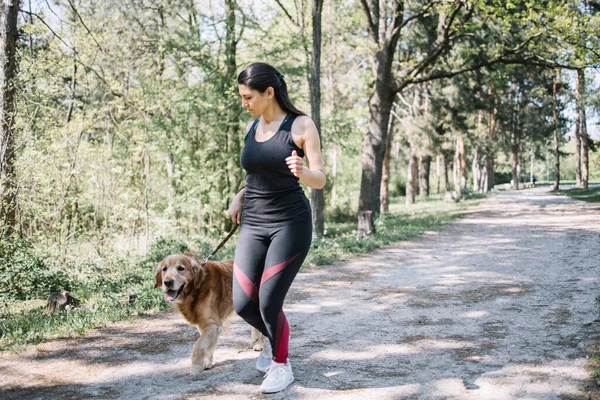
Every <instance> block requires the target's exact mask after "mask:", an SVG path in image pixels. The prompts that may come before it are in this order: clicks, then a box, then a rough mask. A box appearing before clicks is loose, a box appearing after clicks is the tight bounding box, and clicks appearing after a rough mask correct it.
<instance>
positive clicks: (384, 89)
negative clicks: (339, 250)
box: [358, 0, 404, 236]
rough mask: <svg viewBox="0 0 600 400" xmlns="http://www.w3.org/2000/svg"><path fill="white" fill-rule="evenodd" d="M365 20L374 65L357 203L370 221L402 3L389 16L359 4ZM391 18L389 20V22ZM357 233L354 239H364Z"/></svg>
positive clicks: (376, 202)
mask: <svg viewBox="0 0 600 400" xmlns="http://www.w3.org/2000/svg"><path fill="white" fill-rule="evenodd" d="M361 5H362V6H363V9H364V12H365V14H366V17H367V20H368V21H369V23H368V26H369V29H368V31H369V35H370V37H371V39H372V40H373V42H374V44H375V46H374V47H373V49H374V54H373V60H374V64H375V68H374V70H375V87H374V90H373V93H372V94H371V97H370V99H369V117H368V125H367V129H368V132H367V134H366V135H365V138H364V144H363V157H362V175H361V182H360V196H359V200H358V210H359V214H361V212H362V214H363V215H365V213H364V212H365V211H371V213H369V215H370V216H371V218H374V216H375V215H376V213H378V212H379V210H380V202H381V197H380V189H381V170H382V167H383V158H384V156H385V147H386V140H387V134H388V132H387V130H388V121H389V118H390V110H391V109H392V104H393V101H394V97H395V95H396V93H397V92H398V91H399V90H400V88H399V87H397V86H396V85H394V84H392V83H393V82H395V81H394V76H393V73H392V63H393V60H394V53H395V51H396V48H397V44H398V39H399V38H400V32H401V30H402V27H401V23H402V20H403V17H404V3H403V2H402V1H399V0H397V1H394V2H392V9H391V13H388V10H384V9H381V8H385V7H386V4H385V2H377V1H369V2H367V1H364V2H361ZM389 15H391V18H389ZM364 234H365V232H361V231H360V229H359V232H358V236H362V235H364Z"/></svg>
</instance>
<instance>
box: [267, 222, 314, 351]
mask: <svg viewBox="0 0 600 400" xmlns="http://www.w3.org/2000/svg"><path fill="white" fill-rule="evenodd" d="M271 233H272V235H271V244H270V245H269V249H268V251H267V256H266V259H265V264H264V265H265V270H264V272H263V273H262V277H261V280H260V286H259V293H258V298H259V302H260V312H261V315H262V320H263V321H264V323H265V325H266V329H267V331H268V335H267V336H268V337H269V339H270V340H271V345H272V347H273V360H274V361H275V362H278V363H285V362H287V358H288V344H289V339H290V331H289V325H288V322H287V319H286V317H285V314H284V313H283V309H282V307H283V301H284V300H285V296H286V295H287V292H288V290H289V288H290V286H291V284H292V282H293V280H294V278H295V277H296V274H297V273H298V271H299V270H300V267H301V266H302V262H304V259H305V258H306V255H307V254H308V250H309V249H310V243H311V241H312V222H311V220H310V219H308V220H307V221H305V222H301V223H295V224H291V225H286V226H282V227H280V228H276V229H272V230H271Z"/></svg>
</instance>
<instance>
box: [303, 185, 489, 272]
mask: <svg viewBox="0 0 600 400" xmlns="http://www.w3.org/2000/svg"><path fill="white" fill-rule="evenodd" d="M476 197H477V196H476ZM478 198H479V197H478ZM475 200H476V199H475V198H474V199H473V200H468V201H467V202H462V203H445V202H443V201H441V200H436V201H427V202H417V204H416V205H415V206H414V207H413V208H411V209H406V208H405V207H404V205H403V204H400V203H399V202H398V203H394V204H391V205H390V211H391V212H390V213H388V214H381V215H380V216H379V218H378V219H377V220H376V222H375V230H376V233H375V234H374V235H371V236H367V237H364V238H360V239H359V238H357V236H356V222H355V221H353V222H352V223H329V224H327V230H326V231H327V232H326V234H325V236H324V237H323V238H320V239H315V240H314V241H313V243H312V246H311V250H310V252H309V253H308V257H307V259H306V261H305V263H306V264H308V265H325V264H331V263H333V262H334V261H338V260H344V259H348V258H349V257H351V256H352V255H355V254H361V253H366V252H370V251H372V250H374V249H376V248H378V247H381V246H384V245H386V244H389V243H393V242H398V241H403V240H410V239H413V238H415V237H418V236H420V235H422V234H423V233H424V232H426V231H430V230H435V229H436V228H439V227H440V226H441V225H443V224H445V223H448V222H450V221H452V220H454V219H456V218H459V217H460V216H462V215H463V211H464V209H465V208H466V206H467V205H469V204H474V201H475Z"/></svg>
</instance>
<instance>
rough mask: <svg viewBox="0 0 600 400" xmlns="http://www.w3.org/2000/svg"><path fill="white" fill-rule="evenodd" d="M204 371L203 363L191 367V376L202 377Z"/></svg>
mask: <svg viewBox="0 0 600 400" xmlns="http://www.w3.org/2000/svg"><path fill="white" fill-rule="evenodd" d="M205 369H206V365H205V364H204V362H202V363H200V364H194V365H192V376H194V377H199V376H200V375H202V371H204V370H205Z"/></svg>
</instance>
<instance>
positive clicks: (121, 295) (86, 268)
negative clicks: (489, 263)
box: [0, 195, 480, 350]
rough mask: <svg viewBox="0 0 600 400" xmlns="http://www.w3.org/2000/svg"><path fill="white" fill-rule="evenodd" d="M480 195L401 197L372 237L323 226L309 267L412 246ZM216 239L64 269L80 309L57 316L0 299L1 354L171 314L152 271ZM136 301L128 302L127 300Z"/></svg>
mask: <svg viewBox="0 0 600 400" xmlns="http://www.w3.org/2000/svg"><path fill="white" fill-rule="evenodd" d="M479 198H480V196H476V197H474V198H472V199H468V200H465V201H463V202H460V203H444V202H443V201H442V200H441V197H440V196H435V195H434V196H432V198H431V199H428V200H426V201H422V202H417V203H416V204H415V205H413V206H411V207H410V208H407V207H405V206H404V198H395V199H393V201H392V204H391V205H390V213H388V214H384V215H381V216H380V217H379V218H378V219H377V220H376V222H375V227H376V233H375V234H374V235H372V236H368V237H365V238H362V239H358V238H357V237H356V221H355V218H354V217H352V216H351V215H349V216H346V217H343V216H342V217H339V216H338V221H352V222H335V221H329V222H328V223H326V234H325V236H324V237H323V238H322V239H315V240H313V244H312V248H311V251H310V253H309V255H308V258H307V260H306V261H305V266H307V265H315V266H316V265H326V264H331V263H333V262H335V261H339V260H346V259H349V258H351V257H353V256H355V255H358V254H363V253H367V252H369V251H372V250H374V249H376V248H378V247H381V246H383V245H386V244H389V243H393V242H398V241H402V240H409V239H412V238H415V237H418V236H420V235H423V234H424V233H425V232H427V231H432V230H435V229H437V228H439V227H440V226H441V225H443V224H446V223H448V222H450V221H452V220H455V219H457V218H459V217H461V216H462V215H463V214H464V212H465V210H466V209H467V208H468V207H469V206H470V205H473V204H475V203H476V202H477V200H478V199H479ZM235 239H236V237H233V238H232V239H231V240H230V241H229V242H228V243H227V244H226V245H225V246H224V247H223V248H222V249H221V250H220V251H219V253H218V255H217V256H216V259H222V260H225V259H231V258H233V254H234V251H235V242H236V240H235ZM220 240H221V238H214V239H211V240H208V239H206V238H191V239H190V238H179V239H176V238H175V239H168V240H167V239H163V240H159V241H158V242H157V243H155V244H154V245H153V246H152V248H151V250H150V251H149V252H148V254H146V255H144V256H140V257H137V258H133V257H127V258H125V257H123V258H115V259H114V260H105V262H104V263H103V265H95V264H90V263H86V264H83V265H77V266H71V267H70V268H68V269H67V270H68V272H69V276H71V278H72V279H71V281H70V282H69V284H70V286H71V293H73V294H74V295H75V296H76V297H78V298H79V299H81V300H82V304H81V306H80V307H77V308H75V309H72V310H67V311H61V312H60V313H57V314H47V313H45V312H44V309H45V303H46V300H45V299H43V298H37V299H28V300H26V301H16V300H14V299H11V298H10V297H7V296H6V295H4V297H2V298H0V349H2V350H19V349H22V348H24V347H25V346H26V345H29V344H34V343H40V342H42V341H44V340H46V339H48V338H50V337H52V336H65V335H66V336H68V335H82V334H84V333H85V331H86V330H87V329H91V328H97V327H102V326H106V325H108V324H110V323H113V322H116V321H120V320H126V319H131V318H137V317H143V316H147V315H152V314H155V313H159V312H163V311H164V310H166V309H169V308H170V305H169V304H168V303H166V302H165V301H164V300H163V298H162V292H161V291H160V290H159V289H154V288H153V286H154V272H155V267H156V265H157V264H158V262H159V261H160V260H161V259H162V258H164V257H165V256H166V255H168V254H172V253H180V252H184V251H192V252H193V253H195V254H197V256H198V258H200V259H201V258H203V257H205V256H206V255H208V253H209V252H210V250H212V248H214V246H215V245H216V244H217V242H219V241H220ZM134 293H135V294H137V296H138V297H137V299H136V301H134V302H133V303H131V304H130V303H129V301H128V299H129V295H130V294H134Z"/></svg>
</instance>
